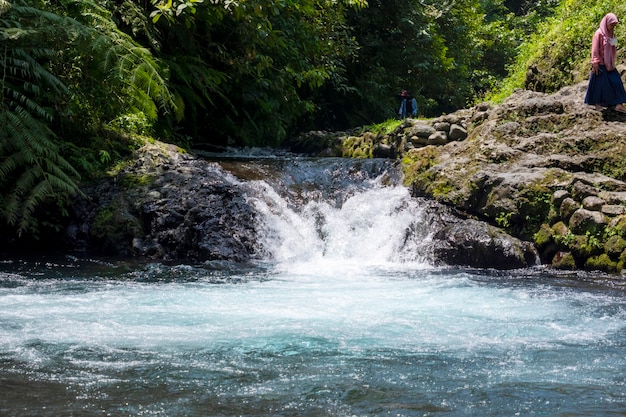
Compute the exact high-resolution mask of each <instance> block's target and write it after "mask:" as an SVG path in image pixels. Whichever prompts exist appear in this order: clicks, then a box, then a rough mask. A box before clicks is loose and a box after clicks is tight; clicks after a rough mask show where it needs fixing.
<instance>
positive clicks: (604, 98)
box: [585, 13, 626, 113]
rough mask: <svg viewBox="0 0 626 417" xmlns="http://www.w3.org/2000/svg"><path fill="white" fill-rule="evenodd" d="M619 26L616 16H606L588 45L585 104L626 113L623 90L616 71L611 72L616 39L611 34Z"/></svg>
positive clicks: (613, 65) (625, 92) (625, 99)
mask: <svg viewBox="0 0 626 417" xmlns="http://www.w3.org/2000/svg"><path fill="white" fill-rule="evenodd" d="M618 23H619V20H618V19H617V16H615V15H614V14H613V13H608V14H607V15H606V16H604V17H603V18H602V21H601V22H600V28H599V29H598V30H597V31H596V33H595V34H594V35H593V40H592V42H591V74H590V76H589V85H588V87H587V94H586V96H585V103H586V104H592V105H594V104H595V106H596V109H599V108H601V107H612V106H615V111H618V112H620V113H626V108H625V107H624V106H623V104H622V103H626V91H624V83H623V82H622V79H621V77H620V74H619V72H618V71H617V69H615V55H616V51H617V46H616V45H617V38H615V35H614V33H613V30H614V29H615V26H617V24H618Z"/></svg>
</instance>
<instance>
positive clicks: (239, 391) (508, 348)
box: [0, 159, 626, 417]
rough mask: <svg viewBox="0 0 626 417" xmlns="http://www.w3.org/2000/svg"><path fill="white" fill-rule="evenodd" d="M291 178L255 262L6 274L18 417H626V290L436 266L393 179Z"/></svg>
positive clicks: (2, 283) (4, 396)
mask: <svg viewBox="0 0 626 417" xmlns="http://www.w3.org/2000/svg"><path fill="white" fill-rule="evenodd" d="M374 163H376V162H374ZM229 164H230V163H229ZM281 164H283V166H281V167H280V169H278V170H276V169H275V168H272V167H269V168H268V166H269V165H271V164H266V165H264V166H259V165H248V166H242V165H237V164H233V165H234V167H231V169H232V172H237V173H238V176H237V177H235V176H234V175H233V177H232V182H233V183H234V184H239V185H240V186H241V187H244V188H245V190H246V193H247V195H248V198H249V202H250V204H252V205H253V206H254V207H255V209H256V210H257V211H258V213H259V216H258V217H259V221H260V223H259V224H258V225H257V228H258V230H259V242H258V259H256V260H255V261H254V262H253V263H251V264H249V265H234V264H229V263H225V262H209V263H206V264H202V265H195V266H190V265H175V266H167V265H162V264H158V263H149V264H139V263H137V264H131V263H129V262H128V261H126V262H116V261H111V260H108V261H105V260H101V259H79V258H73V257H67V258H62V259H36V260H33V259H26V260H12V261H4V262H0V416H3V417H4V416H11V417H12V416H31V417H32V416H54V417H59V416H72V417H82V416H168V417H169V416H171V417H174V416H176V417H178V416H180V417H183V416H184V417H189V416H481V417H485V416H563V417H564V416H620V415H621V416H624V415H626V298H625V288H626V282H625V281H623V280H621V279H617V278H610V277H606V276H593V275H576V274H573V275H566V274H554V273H551V272H549V271H548V270H546V269H543V268H540V267H536V268H532V269H528V270H523V271H510V272H495V271H484V270H483V271H476V270H463V269H454V268H441V267H435V266H433V262H432V261H431V257H430V254H429V252H430V251H429V249H430V246H431V245H430V243H429V242H430V235H431V231H430V225H429V221H428V220H427V219H428V216H427V215H425V213H424V211H425V208H424V206H423V205H422V204H421V203H420V202H419V201H418V200H416V199H412V198H411V197H410V196H409V193H408V191H407V190H406V189H404V188H403V187H401V186H398V185H396V186H393V185H390V181H389V176H388V174H387V173H383V174H379V173H377V172H376V169H377V168H376V169H372V167H371V166H370V167H369V168H368V167H366V169H365V170H363V169H361V168H359V169H353V168H351V167H350V166H346V165H345V162H344V161H341V162H340V163H334V162H333V161H329V160H328V159H327V160H324V161H323V163H321V165H320V164H318V163H317V162H315V161H313V162H310V161H309V162H307V161H288V162H284V161H283V162H281ZM225 165H228V164H225ZM285 165H288V166H287V167H286V166H285ZM382 166H383V168H384V169H386V168H385V167H384V164H382ZM268 170H269V171H268ZM251 172H252V173H256V174H255V175H256V177H257V178H265V179H264V180H259V179H254V178H250V177H254V175H251V174H250V173H251ZM258 172H261V174H258ZM285 173H286V174H285ZM391 182H393V181H391Z"/></svg>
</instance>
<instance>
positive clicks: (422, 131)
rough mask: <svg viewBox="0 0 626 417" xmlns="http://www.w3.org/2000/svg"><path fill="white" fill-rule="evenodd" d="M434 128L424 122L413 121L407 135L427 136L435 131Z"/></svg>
mask: <svg viewBox="0 0 626 417" xmlns="http://www.w3.org/2000/svg"><path fill="white" fill-rule="evenodd" d="M435 131H436V130H435V128H434V127H432V126H431V125H428V124H426V123H415V124H414V125H412V126H411V127H410V129H409V131H408V132H407V133H408V136H417V137H420V138H428V137H429V136H430V135H432V134H433V133H435Z"/></svg>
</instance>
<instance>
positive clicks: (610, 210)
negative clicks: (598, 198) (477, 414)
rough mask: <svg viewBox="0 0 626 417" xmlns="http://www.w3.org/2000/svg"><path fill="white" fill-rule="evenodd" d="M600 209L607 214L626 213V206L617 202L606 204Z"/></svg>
mask: <svg viewBox="0 0 626 417" xmlns="http://www.w3.org/2000/svg"><path fill="white" fill-rule="evenodd" d="M600 211H601V212H602V213H603V214H606V215H607V216H611V217H614V216H620V215H622V214H624V213H626V207H624V206H619V205H617V204H605V205H603V206H602V207H601V208H600Z"/></svg>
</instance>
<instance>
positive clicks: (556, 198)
mask: <svg viewBox="0 0 626 417" xmlns="http://www.w3.org/2000/svg"><path fill="white" fill-rule="evenodd" d="M569 196H570V194H569V191H567V190H556V191H555V192H554V193H553V194H552V200H551V203H552V204H553V205H554V206H555V207H561V204H562V203H563V200H565V199H566V198H568V197H569Z"/></svg>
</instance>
